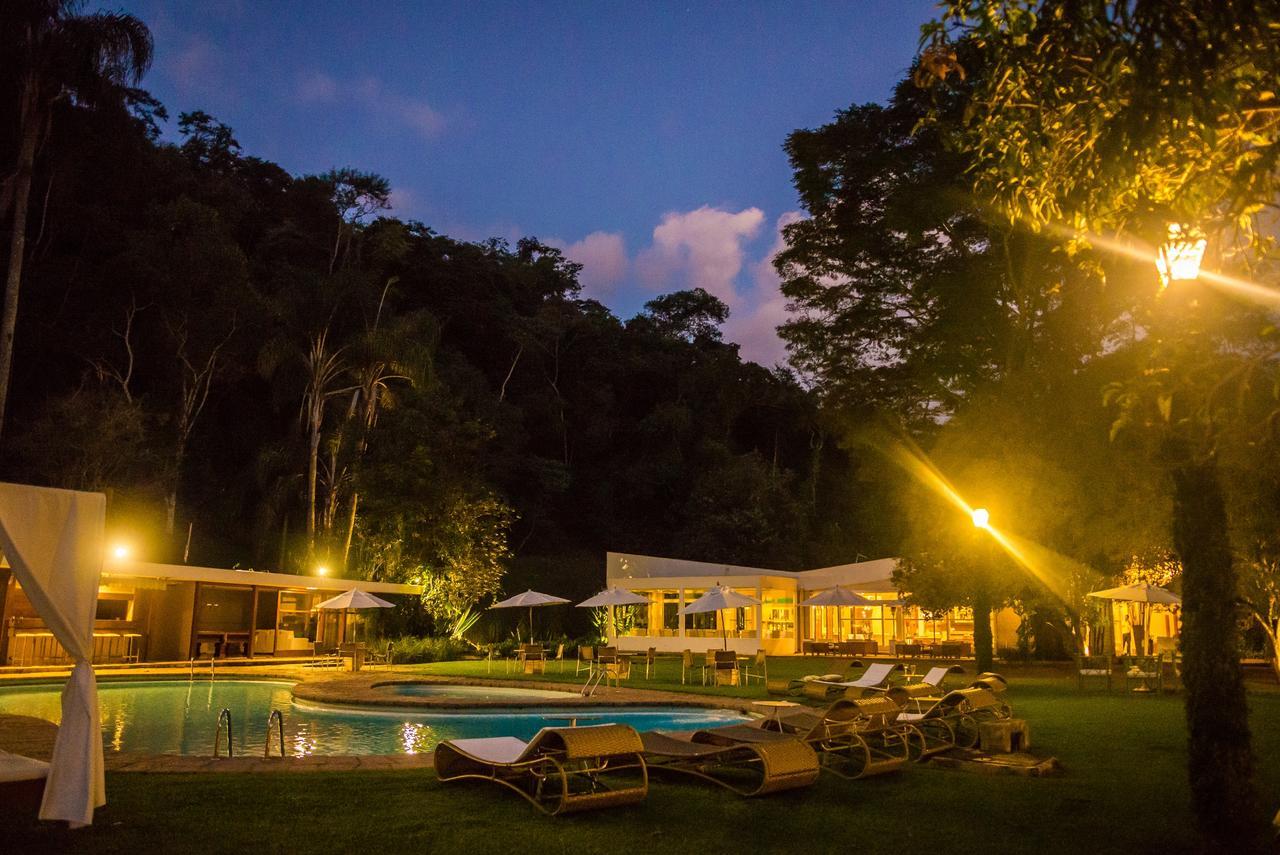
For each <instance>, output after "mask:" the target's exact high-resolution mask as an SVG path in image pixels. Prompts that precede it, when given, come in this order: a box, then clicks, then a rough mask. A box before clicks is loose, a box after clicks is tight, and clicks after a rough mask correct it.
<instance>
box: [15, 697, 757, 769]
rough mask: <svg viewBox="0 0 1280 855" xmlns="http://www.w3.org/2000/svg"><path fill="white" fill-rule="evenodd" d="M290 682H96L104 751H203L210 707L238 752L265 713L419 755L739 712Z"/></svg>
mask: <svg viewBox="0 0 1280 855" xmlns="http://www.w3.org/2000/svg"><path fill="white" fill-rule="evenodd" d="M291 686H292V684H291V683H280V682H265V681H256V680H213V681H209V680H204V681H199V680H197V681H194V682H189V681H186V680H181V681H178V680H166V681H137V682H118V683H117V682H110V683H100V684H99V686H98V706H99V708H100V709H101V711H102V741H103V746H104V748H105V749H106V750H107V751H116V752H124V753H130V754H132V753H139V754H205V755H207V754H211V753H212V752H213V738H214V733H215V732H216V730H217V719H218V713H219V711H220V710H222V709H223V708H226V709H229V710H231V719H232V722H233V725H234V731H235V734H234V735H235V746H236V753H237V754H246V755H259V756H260V755H261V754H262V747H263V744H264V740H265V739H266V734H267V719H268V717H269V716H270V714H271V711H272V710H280V712H281V713H282V714H283V715H284V730H285V745H286V748H287V751H288V753H289V754H290V755H294V756H299V755H306V754H419V753H422V752H424V751H430V750H432V749H433V748H435V746H436V744H437V743H438V742H440V741H441V740H443V739H456V738H465V737H477V736H515V737H519V738H520V739H528V738H529V737H531V736H533V734H535V733H537V732H538V730H539V728H542V727H546V726H548V725H560V724H566V725H567V724H569V723H570V720H571V719H572V720H576V722H577V723H578V724H605V723H608V722H620V723H625V724H629V725H631V726H632V727H634V728H636V729H637V730H693V729H696V728H700V727H714V726H716V725H719V724H732V723H734V722H737V721H742V720H743V719H744V718H745V716H743V715H742V714H740V713H736V712H733V711H730V710H714V709H703V708H696V707H695V708H686V707H665V708H664V707H606V706H595V705H582V706H579V707H544V708H541V709H539V708H520V709H515V708H509V707H508V708H495V709H484V710H449V711H437V710H424V709H422V708H415V709H409V708H403V707H401V708H393V707H386V708H380V709H374V708H369V709H353V708H345V707H341V708H340V707H327V706H318V705H313V704H310V703H304V702H295V701H294V700H293V694H292V692H291ZM450 688H457V687H450ZM477 688H480V687H477ZM61 691H62V687H61V686H60V685H58V686H50V685H41V686H11V687H6V688H0V712H4V713H11V714H15V715H31V716H37V717H39V718H45V719H49V720H50V721H58V719H59V718H60V717H61V713H62V710H61V700H60V698H61ZM557 694H560V695H563V694H564V693H557Z"/></svg>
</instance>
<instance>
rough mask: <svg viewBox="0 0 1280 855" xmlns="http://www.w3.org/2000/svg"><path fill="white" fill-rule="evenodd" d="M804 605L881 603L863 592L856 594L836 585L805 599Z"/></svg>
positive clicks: (863, 604) (874, 604)
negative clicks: (870, 598)
mask: <svg viewBox="0 0 1280 855" xmlns="http://www.w3.org/2000/svg"><path fill="white" fill-rule="evenodd" d="M800 605H802V606H878V605H880V603H878V602H876V601H875V600H868V599H867V598H866V597H864V596H862V595H861V594H855V593H854V592H853V591H848V590H845V589H844V588H842V587H840V586H839V585H836V586H835V587H834V588H831V589H830V590H827V591H823V592H822V593H821V594H814V595H813V596H812V597H810V598H809V599H807V600H805V601H804V602H803V603H801V604H800Z"/></svg>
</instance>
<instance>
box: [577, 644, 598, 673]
mask: <svg viewBox="0 0 1280 855" xmlns="http://www.w3.org/2000/svg"><path fill="white" fill-rule="evenodd" d="M595 668H596V649H595V648H594V647H579V648H578V664H577V665H575V666H574V668H573V673H574V675H575V676H576V675H578V674H581V673H582V672H583V671H586V672H587V673H588V674H590V673H592V672H593V671H595Z"/></svg>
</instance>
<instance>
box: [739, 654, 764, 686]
mask: <svg viewBox="0 0 1280 855" xmlns="http://www.w3.org/2000/svg"><path fill="white" fill-rule="evenodd" d="M739 675H740V676H741V681H742V685H744V686H746V685H750V683H751V681H752V680H758V681H760V682H761V683H764V684H766V685H767V684H768V682H769V657H768V656H767V655H765V652H764V651H763V650H757V651H756V655H755V658H754V659H752V660H751V661H750V662H743V663H742V667H741V668H740V669H739Z"/></svg>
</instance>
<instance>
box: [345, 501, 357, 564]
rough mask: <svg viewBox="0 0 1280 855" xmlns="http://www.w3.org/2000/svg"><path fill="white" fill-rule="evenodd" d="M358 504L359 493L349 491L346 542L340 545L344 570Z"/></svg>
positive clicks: (352, 537) (348, 555) (348, 556)
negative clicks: (349, 503)
mask: <svg viewBox="0 0 1280 855" xmlns="http://www.w3.org/2000/svg"><path fill="white" fill-rule="evenodd" d="M359 504H360V494H359V493H357V492H356V491H354V490H352V491H351V515H350V516H349V517H347V543H346V545H345V546H343V547H342V569H343V570H344V571H345V570H346V569H347V567H348V566H350V565H349V563H348V562H349V560H350V558H351V541H352V540H354V539H355V535H356V508H357V507H359Z"/></svg>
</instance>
